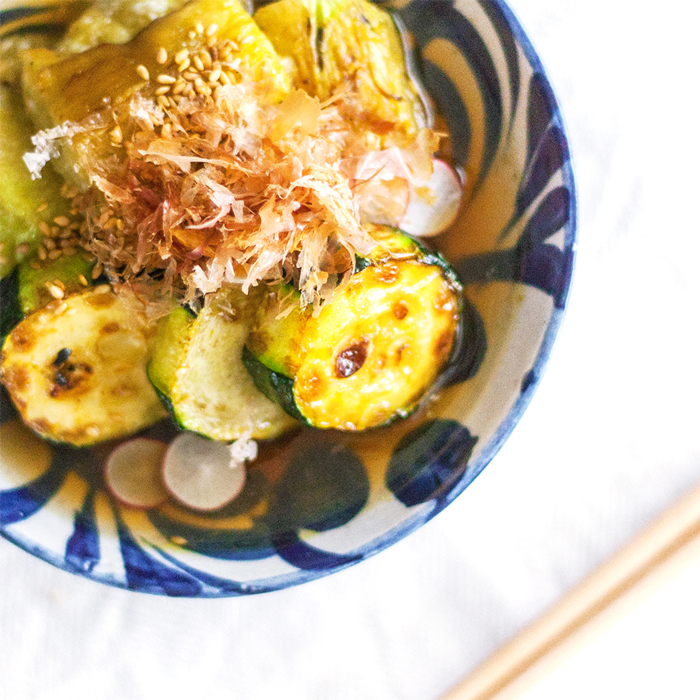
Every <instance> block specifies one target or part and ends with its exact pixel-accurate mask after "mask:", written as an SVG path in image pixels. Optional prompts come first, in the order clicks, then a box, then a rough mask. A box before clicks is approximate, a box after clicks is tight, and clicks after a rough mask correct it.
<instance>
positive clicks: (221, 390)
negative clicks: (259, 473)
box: [148, 287, 297, 441]
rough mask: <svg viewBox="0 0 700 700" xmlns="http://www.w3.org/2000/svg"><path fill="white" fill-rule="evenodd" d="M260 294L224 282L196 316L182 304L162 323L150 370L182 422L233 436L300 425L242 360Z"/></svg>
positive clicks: (213, 434)
mask: <svg viewBox="0 0 700 700" xmlns="http://www.w3.org/2000/svg"><path fill="white" fill-rule="evenodd" d="M258 299H259V297H258V296H257V294H256V293H255V292H251V294H250V295H249V296H246V295H244V294H243V292H242V291H240V289H238V288H233V287H231V288H224V289H222V290H220V291H219V292H216V293H215V294H213V295H211V296H210V297H209V298H208V299H207V301H206V304H205V306H204V308H203V309H202V311H201V312H200V313H199V314H198V315H197V316H196V317H194V316H192V315H191V314H190V313H189V312H188V311H186V310H185V309H183V308H177V309H175V310H174V311H173V312H171V313H170V314H169V315H168V316H167V317H165V318H164V319H163V320H161V322H160V323H159V326H158V334H157V337H156V342H155V349H154V353H153V358H152V360H151V362H150V364H149V366H148V375H149V377H150V379H151V382H152V383H153V386H154V387H155V389H156V391H157V392H158V393H159V394H160V395H161V398H162V399H163V402H164V403H165V404H166V405H167V406H168V408H169V410H170V412H171V413H172V415H173V417H174V419H175V420H176V421H177V423H178V424H179V425H180V426H181V427H182V428H184V429H186V430H191V431H193V432H197V433H200V434H201V435H205V436H206V437H209V438H212V439H214V440H226V441H228V440H236V439H238V438H240V437H242V436H244V435H249V436H250V437H252V438H253V439H258V440H259V439H267V438H273V437H277V436H278V435H280V434H282V433H284V432H286V431H287V430H290V429H291V428H293V427H295V426H296V425H297V423H296V422H295V421H294V420H292V419H291V418H290V417H289V416H288V415H287V414H286V413H285V412H284V411H283V410H282V409H281V408H280V407H279V406H278V405H277V404H276V403H273V402H272V401H270V400H269V399H267V398H266V397H265V396H263V394H261V393H260V391H258V389H257V388H256V386H255V384H254V383H253V381H252V380H251V378H250V376H249V374H248V372H247V371H246V369H245V367H244V365H243V363H242V362H241V354H242V352H243V346H244V344H245V341H246V338H247V337H248V333H249V331H250V326H251V323H252V317H253V310H254V306H255V304H256V302H257V301H258Z"/></svg>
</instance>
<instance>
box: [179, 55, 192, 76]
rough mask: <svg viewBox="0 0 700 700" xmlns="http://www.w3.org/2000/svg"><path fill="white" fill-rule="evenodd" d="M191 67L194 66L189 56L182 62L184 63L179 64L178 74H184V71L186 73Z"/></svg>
mask: <svg viewBox="0 0 700 700" xmlns="http://www.w3.org/2000/svg"><path fill="white" fill-rule="evenodd" d="M191 65H192V61H190V57H189V56H188V57H187V58H186V59H185V60H184V61H182V63H178V64H177V71H178V73H182V72H183V71H186V70H187V69H188V68H189V67H190V66H191Z"/></svg>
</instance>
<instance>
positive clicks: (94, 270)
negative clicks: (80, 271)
mask: <svg viewBox="0 0 700 700" xmlns="http://www.w3.org/2000/svg"><path fill="white" fill-rule="evenodd" d="M102 270H104V265H103V264H102V263H97V265H95V267H93V268H92V272H91V273H90V277H92V279H94V280H96V279H97V278H98V277H99V276H100V275H101V274H102Z"/></svg>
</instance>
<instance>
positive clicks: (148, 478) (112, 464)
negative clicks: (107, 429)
mask: <svg viewBox="0 0 700 700" xmlns="http://www.w3.org/2000/svg"><path fill="white" fill-rule="evenodd" d="M167 449H168V446H167V445H166V444H165V443H163V442H160V440H151V439H149V438H134V439H133V440H129V441H128V442H123V443H122V444H121V445H119V446H118V447H115V448H114V449H113V450H112V452H111V453H110V455H109V457H108V458H107V464H106V465H105V483H106V484H107V488H108V489H109V490H110V491H111V493H112V495H113V496H114V497H115V498H116V499H117V500H118V501H121V502H122V503H124V504H125V505H127V506H131V507H132V508H154V507H155V506H159V505H160V504H161V503H163V502H164V501H166V500H167V499H168V492H167V491H166V490H165V486H164V485H163V480H162V478H161V472H162V465H163V457H164V456H165V452H166V450H167Z"/></svg>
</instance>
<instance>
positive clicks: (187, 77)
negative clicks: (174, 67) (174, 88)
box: [182, 71, 199, 80]
mask: <svg viewBox="0 0 700 700" xmlns="http://www.w3.org/2000/svg"><path fill="white" fill-rule="evenodd" d="M182 77H183V78H184V79H185V80H197V78H199V75H198V74H197V73H193V72H192V71H188V72H187V73H183V74H182Z"/></svg>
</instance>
